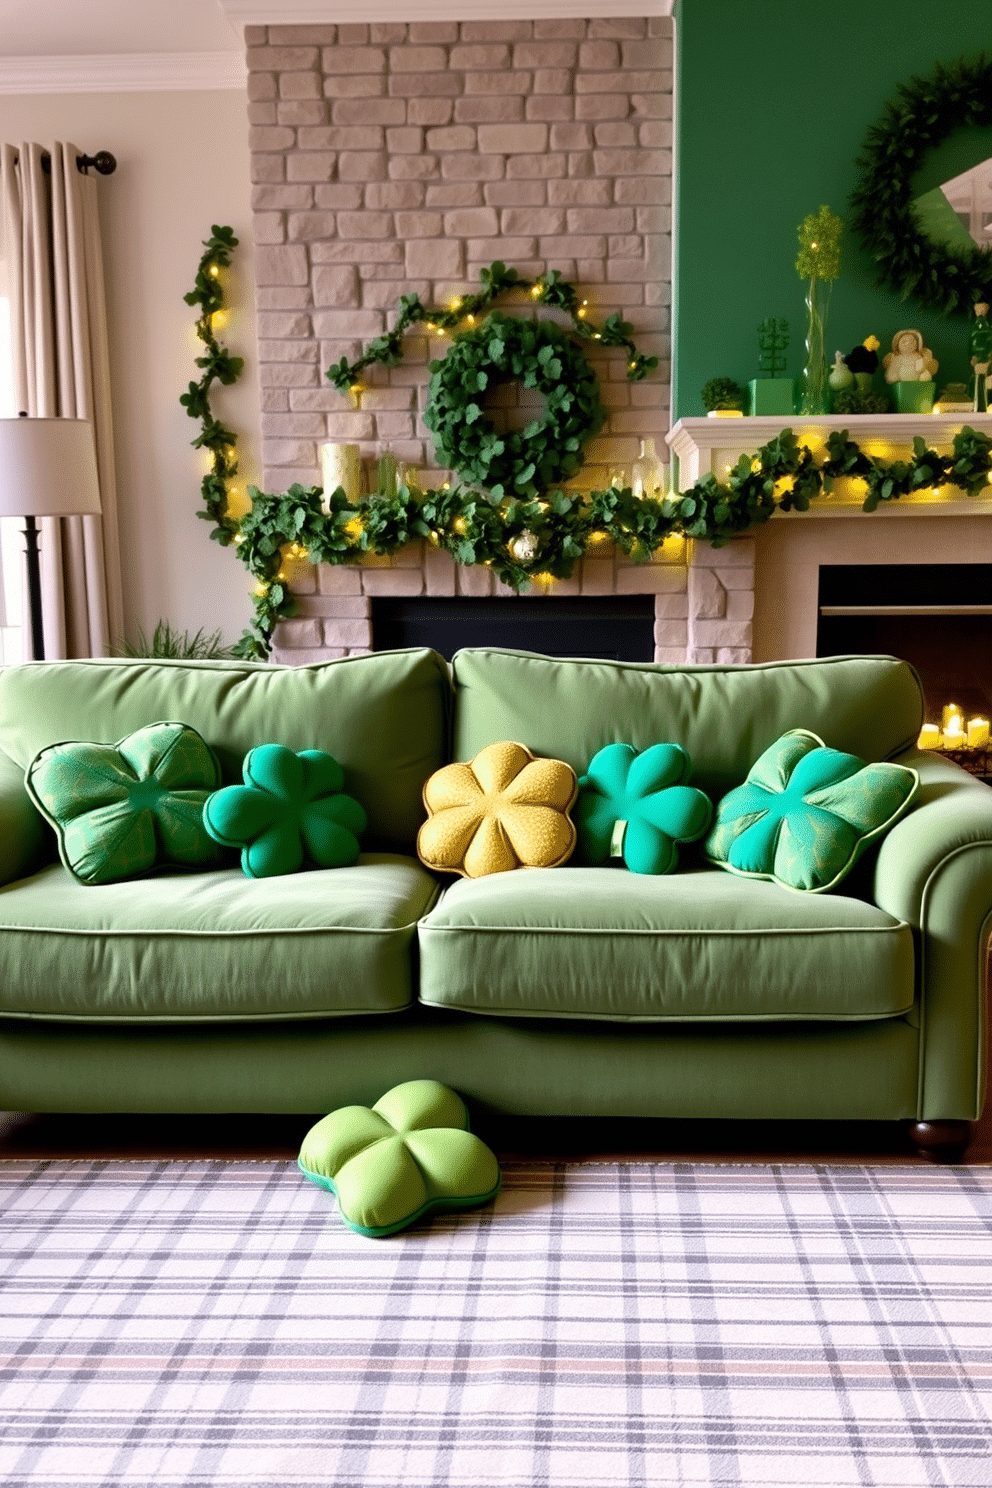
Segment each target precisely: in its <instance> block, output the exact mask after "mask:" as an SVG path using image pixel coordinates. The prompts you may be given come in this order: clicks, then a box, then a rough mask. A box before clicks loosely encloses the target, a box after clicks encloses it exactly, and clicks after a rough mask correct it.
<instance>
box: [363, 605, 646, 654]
mask: <svg viewBox="0 0 992 1488" xmlns="http://www.w3.org/2000/svg"><path fill="white" fill-rule="evenodd" d="M372 644H373V646H374V648H375V650H377V651H386V650H394V649H398V648H401V647H405V646H431V647H433V649H434V650H435V651H439V652H440V653H441V655H442V656H444V657H447V659H448V660H449V661H450V660H451V658H452V656H453V655H454V654H455V652H456V651H458V650H460V649H461V648H462V647H464V646H505V647H507V648H508V649H509V650H513V651H537V652H540V653H542V654H543V655H545V656H582V657H586V658H590V659H593V660H597V661H652V660H653V659H654V596H653V595H651V594H631V595H603V596H599V595H596V596H593V595H584V596H581V597H575V598H571V597H570V598H563V599H555V598H552V597H550V596H548V597H545V596H541V597H538V598H535V597H528V596H526V595H522V596H520V597H519V598H516V599H492V598H489V599H469V598H465V599H424V598H418V599H373V601H372Z"/></svg>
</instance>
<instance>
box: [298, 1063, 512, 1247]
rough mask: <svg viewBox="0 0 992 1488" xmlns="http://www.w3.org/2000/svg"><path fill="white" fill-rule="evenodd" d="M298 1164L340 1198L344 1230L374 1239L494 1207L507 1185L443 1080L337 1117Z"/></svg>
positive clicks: (323, 1125) (416, 1084)
mask: <svg viewBox="0 0 992 1488" xmlns="http://www.w3.org/2000/svg"><path fill="white" fill-rule="evenodd" d="M298 1165H299V1168H300V1171H301V1172H302V1173H303V1175H304V1176H305V1177H307V1178H309V1179H310V1180H311V1182H313V1183H316V1184H318V1185H319V1186H320V1187H321V1188H326V1189H329V1190H330V1192H331V1193H333V1194H335V1195H336V1196H337V1201H338V1209H339V1210H340V1213H341V1218H342V1219H343V1220H344V1222H345V1224H347V1225H350V1226H351V1228H352V1229H353V1230H357V1231H358V1233H359V1234H360V1235H370V1236H372V1238H373V1239H378V1238H379V1237H380V1236H382V1235H393V1234H395V1233H396V1231H397V1230H405V1229H406V1228H407V1226H408V1225H412V1224H413V1223H414V1221H415V1220H418V1219H420V1217H421V1216H422V1215H424V1214H428V1213H430V1212H432V1211H433V1210H438V1209H471V1208H474V1207H475V1206H476V1205H478V1204H488V1202H489V1201H490V1199H494V1198H495V1197H496V1195H497V1193H498V1192H499V1185H500V1172H499V1164H498V1163H497V1161H496V1158H495V1157H494V1156H493V1154H492V1153H491V1152H490V1150H489V1148H488V1147H487V1146H486V1144H485V1143H484V1142H482V1141H480V1139H479V1138H478V1137H476V1136H473V1135H472V1133H471V1132H470V1131H469V1129H468V1112H467V1111H466V1109H465V1105H464V1102H463V1101H462V1100H461V1098H460V1097H459V1096H457V1095H456V1094H455V1092H454V1091H453V1090H449V1089H448V1088H447V1086H445V1085H439V1084H438V1083H437V1081H436V1080H408V1081H407V1082H406V1084H405V1085H396V1086H395V1087H394V1088H393V1089H392V1090H389V1091H387V1092H386V1094H385V1095H384V1096H383V1097H382V1099H381V1100H378V1101H376V1103H375V1105H374V1106H372V1108H371V1109H370V1108H369V1107H368V1106H343V1107H342V1108H341V1110H339V1111H332V1112H331V1114H330V1115H329V1116H325V1117H324V1119H323V1121H318V1122H317V1125H316V1126H313V1127H311V1128H310V1130H309V1131H308V1132H307V1134H306V1136H305V1137H304V1139H303V1146H302V1147H301V1149H300V1156H299V1159H298Z"/></svg>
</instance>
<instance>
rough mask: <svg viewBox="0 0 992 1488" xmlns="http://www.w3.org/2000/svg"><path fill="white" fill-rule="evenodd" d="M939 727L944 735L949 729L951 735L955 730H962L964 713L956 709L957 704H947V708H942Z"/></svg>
mask: <svg viewBox="0 0 992 1488" xmlns="http://www.w3.org/2000/svg"><path fill="white" fill-rule="evenodd" d="M940 726H941V728H942V729H943V730H944V732H945V733H946V732H947V730H948V729H950V730H951V732H952V733H953V732H955V731H956V730H957V729H962V730H963V729H964V713H963V712H962V711H961V709H960V708H959V707H958V705H957V703H948V704H947V706H946V707H945V708H944V712H943V715H942V716H941V720H940Z"/></svg>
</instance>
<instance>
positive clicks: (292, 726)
mask: <svg viewBox="0 0 992 1488" xmlns="http://www.w3.org/2000/svg"><path fill="white" fill-rule="evenodd" d="M449 698H450V682H449V679H448V673H447V668H446V666H445V663H444V661H443V660H442V658H441V657H440V656H438V655H437V654H436V652H434V651H422V650H411V651H380V652H375V653H373V654H372V655H370V656H354V657H347V658H344V659H342V660H340V661H328V662H322V663H320V664H319V665H316V666H302V667H282V666H267V665H258V664H253V663H249V662H237V661H148V660H141V659H135V660H131V659H121V660H107V661H99V660H92V661H64V662H47V663H45V664H43V665H27V666H22V667H13V668H11V669H9V670H8V671H5V672H0V749H2V750H3V751H4V752H5V753H6V754H7V755H9V756H10V758H11V759H12V760H13V761H14V762H15V763H16V764H17V765H18V766H19V767H20V768H21V769H26V768H27V766H28V764H29V763H30V761H31V759H32V758H33V757H34V755H35V754H37V752H38V750H39V749H43V748H45V747H46V746H48V745H51V744H57V743H60V742H62V741H64V740H75V739H80V740H88V741H92V742H95V743H113V742H114V741H116V740H117V739H122V738H123V737H124V736H125V735H126V734H130V733H133V732H134V731H135V730H136V729H139V728H143V727H144V726H145V725H146V724H149V723H154V722H156V721H157V720H159V719H162V718H175V719H178V720H180V721H181V722H182V723H188V724H189V725H190V726H191V727H192V728H194V729H196V731H197V732H198V733H199V734H201V735H202V737H203V738H204V739H205V740H206V741H207V743H208V744H210V746H211V747H212V748H213V749H214V751H215V752H216V754H217V757H218V759H219V761H220V766H221V772H222V775H223V780H224V783H225V784H237V783H239V782H240V781H241V765H242V761H243V759H244V756H245V755H246V754H247V753H248V751H249V750H250V749H253V748H254V747H255V746H256V745H259V744H284V745H285V746H286V747H287V748H288V749H292V750H295V751H299V750H301V749H322V750H325V751H326V752H327V753H328V754H332V755H333V756H334V758H335V759H336V760H337V761H338V762H339V764H340V765H341V766H342V768H343V770H344V773H345V788H346V790H347V791H348V793H349V794H350V795H353V796H356V797H357V798H358V800H359V801H360V802H361V804H362V806H363V807H364V808H365V811H366V813H367V815H368V819H369V830H368V833H367V835H366V836H365V837H363V847H364V848H365V850H367V851H373V850H379V849H382V850H387V851H403V852H410V853H412V852H414V851H415V843H416V837H417V829H418V828H419V826H420V824H421V822H422V821H423V820H424V817H425V814H426V813H425V811H424V807H423V802H422V800H421V791H422V790H423V787H424V782H425V781H426V780H427V778H428V776H429V775H431V774H432V773H433V772H434V771H435V770H437V769H438V768H439V767H440V766H441V765H443V764H444V763H445V761H446V760H447V758H448V754H447V745H448V716H449V711H450V710H449Z"/></svg>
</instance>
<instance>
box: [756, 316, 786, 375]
mask: <svg viewBox="0 0 992 1488" xmlns="http://www.w3.org/2000/svg"><path fill="white" fill-rule="evenodd" d="M788 345H789V322H788V321H787V320H776V319H775V317H774V315H769V316H766V318H765V319H764V320H763V321H762V322H761V324H760V325H759V326H758V371H759V372H760V373H761V376H762V377H777V376H778V374H779V373H780V372H784V371H785V353H786V350H787V348H788Z"/></svg>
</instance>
